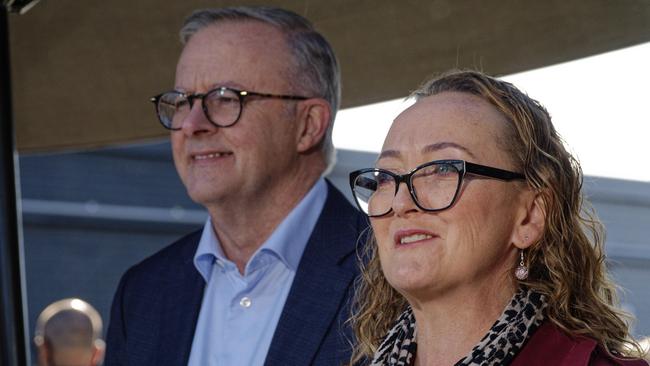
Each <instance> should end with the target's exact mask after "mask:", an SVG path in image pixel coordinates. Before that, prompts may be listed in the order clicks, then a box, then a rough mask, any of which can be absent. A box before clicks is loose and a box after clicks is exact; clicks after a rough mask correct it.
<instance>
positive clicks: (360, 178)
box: [350, 160, 525, 217]
mask: <svg viewBox="0 0 650 366" xmlns="http://www.w3.org/2000/svg"><path fill="white" fill-rule="evenodd" d="M466 174H474V175H479V176H483V177H488V178H494V179H500V180H504V181H511V180H524V179H525V177H524V175H523V174H520V173H514V172H511V171H508V170H503V169H499V168H493V167H489V166H485V165H480V164H474V163H470V162H467V161H464V160H435V161H431V162H428V163H425V164H422V165H420V166H418V167H417V168H415V169H413V170H412V171H411V172H410V173H407V174H395V173H393V172H391V171H388V170H384V169H379V168H368V169H361V170H357V171H354V172H352V173H350V188H352V193H353V194H354V198H355V201H356V203H357V206H359V209H360V210H361V211H363V212H364V213H365V214H366V215H368V216H370V217H378V216H383V215H386V214H388V213H390V212H391V210H392V207H393V198H395V195H396V194H397V191H398V190H399V186H400V184H401V183H406V186H407V187H408V190H409V192H410V194H411V197H412V198H413V202H415V204H416V205H417V207H419V208H420V209H421V210H423V211H430V212H431V211H442V210H445V209H447V208H449V207H451V206H452V205H453V204H454V202H455V201H456V198H457V197H458V192H459V191H460V187H461V185H462V183H463V178H464V177H465V175H466Z"/></svg>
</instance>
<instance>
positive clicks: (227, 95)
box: [151, 86, 309, 131]
mask: <svg viewBox="0 0 650 366" xmlns="http://www.w3.org/2000/svg"><path fill="white" fill-rule="evenodd" d="M248 97H259V98H274V99H288V100H305V99H309V97H302V96H296V95H277V94H265V93H256V92H250V91H245V90H237V89H233V88H228V87H225V86H222V87H219V88H215V89H212V90H210V91H208V92H207V93H203V94H201V93H195V94H186V93H183V92H180V91H175V90H174V91H169V92H166V93H162V94H159V95H156V96H155V97H151V102H152V103H154V104H155V105H156V114H157V115H158V120H159V121H160V123H161V124H162V125H163V126H164V127H165V128H167V129H169V130H174V131H176V130H180V129H181V127H182V125H183V121H184V120H185V118H186V117H187V115H188V114H189V113H190V109H191V108H192V105H193V104H194V101H195V100H197V99H200V100H201V107H202V109H203V113H205V116H206V118H207V119H208V121H210V122H212V124H214V125H215V126H219V127H230V126H232V125H234V124H235V123H237V121H238V120H239V117H240V116H241V112H242V108H243V105H244V100H245V99H246V98H248Z"/></svg>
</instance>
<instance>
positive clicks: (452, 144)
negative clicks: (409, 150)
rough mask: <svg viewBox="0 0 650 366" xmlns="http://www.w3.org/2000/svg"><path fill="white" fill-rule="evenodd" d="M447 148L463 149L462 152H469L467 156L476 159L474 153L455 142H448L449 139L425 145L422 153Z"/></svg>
mask: <svg viewBox="0 0 650 366" xmlns="http://www.w3.org/2000/svg"><path fill="white" fill-rule="evenodd" d="M447 148H455V149H459V150H463V151H464V152H466V153H467V154H469V156H471V157H472V158H474V159H476V155H474V153H472V151H471V150H470V149H468V148H466V147H465V146H463V145H459V144H457V143H455V142H449V141H443V142H436V143H435V144H431V145H427V146H425V147H424V148H422V153H430V152H435V151H439V150H442V149H447Z"/></svg>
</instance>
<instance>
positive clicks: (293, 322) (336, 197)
mask: <svg viewBox="0 0 650 366" xmlns="http://www.w3.org/2000/svg"><path fill="white" fill-rule="evenodd" d="M328 186H329V189H328V198H327V201H326V202H325V206H324V207H323V212H322V213H321V216H320V218H319V220H318V222H317V223H316V226H315V227H314V231H313V233H312V235H311V237H310V239H309V242H308V243H307V247H306V248H305V252H304V254H303V256H302V259H301V261H300V265H299V267H298V271H297V273H296V276H295V278H294V281H293V284H292V286H291V290H290V292H289V296H288V297H287V300H286V303H285V306H284V310H283V311H282V315H281V316H280V320H279V322H278V325H277V328H276V330H275V334H274V336H273V340H272V342H271V346H270V349H269V352H268V354H267V357H266V362H265V364H266V365H309V364H311V362H312V359H313V357H314V356H315V354H316V352H317V351H318V349H319V346H320V344H321V342H322V341H323V337H325V335H326V333H327V331H328V329H329V328H330V327H331V326H332V323H333V322H334V321H335V320H336V317H337V314H338V312H339V309H340V308H341V307H342V306H344V304H345V302H346V301H347V300H348V299H347V297H346V294H347V292H348V290H349V288H350V286H351V284H352V281H353V279H354V277H355V275H356V273H357V272H356V269H355V268H356V262H355V261H356V257H355V256H354V250H355V244H356V240H357V235H358V228H357V216H356V211H355V210H354V209H353V208H352V206H351V205H350V204H349V203H348V201H347V200H346V199H345V198H344V197H343V196H342V195H341V193H340V192H338V191H337V190H336V189H335V188H333V187H332V186H331V184H330V183H329V182H328Z"/></svg>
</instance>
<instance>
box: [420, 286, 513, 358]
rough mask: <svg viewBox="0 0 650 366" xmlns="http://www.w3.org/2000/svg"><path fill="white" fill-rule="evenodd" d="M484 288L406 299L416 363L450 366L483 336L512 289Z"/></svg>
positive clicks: (511, 294)
mask: <svg viewBox="0 0 650 366" xmlns="http://www.w3.org/2000/svg"><path fill="white" fill-rule="evenodd" d="M487 287H488V286H484V287H482V288H481V289H476V288H474V289H472V288H465V289H459V290H457V291H454V292H447V293H445V294H444V295H441V296H439V297H435V298H431V299H429V300H427V301H426V302H417V301H409V302H411V305H412V307H413V314H414V316H415V321H416V324H417V336H416V342H417V355H416V362H415V364H416V366H431V365H436V366H444V365H454V364H455V363H456V362H457V361H458V360H460V359H461V358H463V357H465V356H466V355H467V354H468V353H469V352H470V351H471V350H472V348H473V347H474V346H475V345H476V344H477V343H478V342H479V341H480V340H481V339H482V338H483V337H484V336H485V334H486V333H487V332H488V330H489V329H490V327H491V326H492V325H493V324H494V322H495V321H496V320H497V319H498V318H499V316H500V315H501V313H502V312H503V309H504V308H505V307H506V305H507V304H508V302H509V301H510V299H511V298H512V296H513V295H514V292H515V289H514V287H513V286H498V287H496V288H487Z"/></svg>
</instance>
